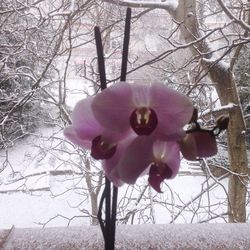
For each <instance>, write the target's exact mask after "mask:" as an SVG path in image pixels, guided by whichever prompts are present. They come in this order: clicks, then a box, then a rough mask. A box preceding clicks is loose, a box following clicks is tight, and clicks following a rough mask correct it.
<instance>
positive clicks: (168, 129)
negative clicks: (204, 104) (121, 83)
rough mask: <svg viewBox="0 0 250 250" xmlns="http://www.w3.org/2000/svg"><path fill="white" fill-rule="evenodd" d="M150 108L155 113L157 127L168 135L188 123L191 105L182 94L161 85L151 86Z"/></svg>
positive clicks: (191, 109)
mask: <svg viewBox="0 0 250 250" xmlns="http://www.w3.org/2000/svg"><path fill="white" fill-rule="evenodd" d="M150 95H151V106H150V107H151V108H152V109H154V111H155V112H156V113H157V118H158V127H159V129H160V130H161V131H165V133H166V134H167V135H168V134H175V133H176V132H177V131H180V129H181V128H182V127H183V126H184V125H185V124H186V123H188V122H189V121H190V119H191V117H192V114H193V109H194V108H193V105H192V103H191V102H190V100H189V99H188V98H187V97H186V96H185V95H183V94H181V93H178V92H177V91H175V90H172V89H170V88H168V87H166V86H165V85H163V84H159V83H155V84H152V86H151V90H150Z"/></svg>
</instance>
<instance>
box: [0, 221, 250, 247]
mask: <svg viewBox="0 0 250 250" xmlns="http://www.w3.org/2000/svg"><path fill="white" fill-rule="evenodd" d="M6 231H7V234H8V231H10V233H9V234H8V237H7V238H5V237H4V235H6ZM249 231H250V225H249V224H229V223H225V224H205V223H204V224H176V225H155V224H154V225H149V224H147V225H133V226H131V225H120V226H118V227H117V239H116V248H115V249H117V250H119V249H120V250H121V249H124V250H125V249H126V250H129V249H211V250H212V249H250V237H249ZM1 238H2V239H3V241H2V242H1V241H0V248H1V247H3V249H19V250H22V249H48V250H49V249H96V250H97V249H103V239H102V235H101V230H100V228H99V227H98V226H83V227H67V228H59V227H57V228H43V229H40V228H39V229H37V228H29V229H16V228H12V229H11V230H2V231H0V239H1Z"/></svg>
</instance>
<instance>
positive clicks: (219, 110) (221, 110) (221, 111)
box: [202, 102, 238, 116]
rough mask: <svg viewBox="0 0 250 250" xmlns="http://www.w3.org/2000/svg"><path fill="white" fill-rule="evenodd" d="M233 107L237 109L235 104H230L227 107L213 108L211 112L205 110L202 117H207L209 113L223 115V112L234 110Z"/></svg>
mask: <svg viewBox="0 0 250 250" xmlns="http://www.w3.org/2000/svg"><path fill="white" fill-rule="evenodd" d="M235 107H238V105H236V104H235V103H232V102H230V103H228V104H227V105H224V106H220V107H217V108H214V109H213V110H211V109H206V110H205V111H204V112H202V116H205V115H208V114H210V113H223V112H225V111H227V112H228V111H230V110H232V109H234V108H235Z"/></svg>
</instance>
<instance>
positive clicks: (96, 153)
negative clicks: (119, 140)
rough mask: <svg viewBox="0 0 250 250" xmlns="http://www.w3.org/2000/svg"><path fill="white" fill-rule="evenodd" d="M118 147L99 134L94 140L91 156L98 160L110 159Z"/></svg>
mask: <svg viewBox="0 0 250 250" xmlns="http://www.w3.org/2000/svg"><path fill="white" fill-rule="evenodd" d="M116 148H117V145H116V144H112V143H107V142H105V141H104V140H103V138H102V136H101V135H98V136H96V137H95V138H94V139H93V140H92V146H91V156H92V157H93V158H94V159H96V160H103V159H109V158H111V157H112V156H113V155H114V154H115V152H116Z"/></svg>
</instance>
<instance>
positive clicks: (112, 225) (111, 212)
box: [95, 8, 131, 250]
mask: <svg viewBox="0 0 250 250" xmlns="http://www.w3.org/2000/svg"><path fill="white" fill-rule="evenodd" d="M130 21H131V9H130V8H128V9H127V13H126V22H125V31H124V43H123V52H122V66H121V78H120V80H121V81H126V74H127V61H128V49H129V37H130ZM95 41H96V51H97V59H98V69H99V74H100V83H101V90H104V89H106V88H107V82H106V72H105V61H104V55H103V46H102V38H101V32H100V28H99V27H95ZM117 197H118V188H117V187H115V186H113V194H112V202H111V183H110V181H109V179H108V178H107V177H105V187H104V190H103V194H102V196H101V200H100V204H99V210H98V214H97V218H98V220H99V223H100V227H101V230H102V234H103V238H104V242H105V250H114V249H115V231H116V213H117ZM104 202H105V220H103V219H102V209H103V204H104Z"/></svg>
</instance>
